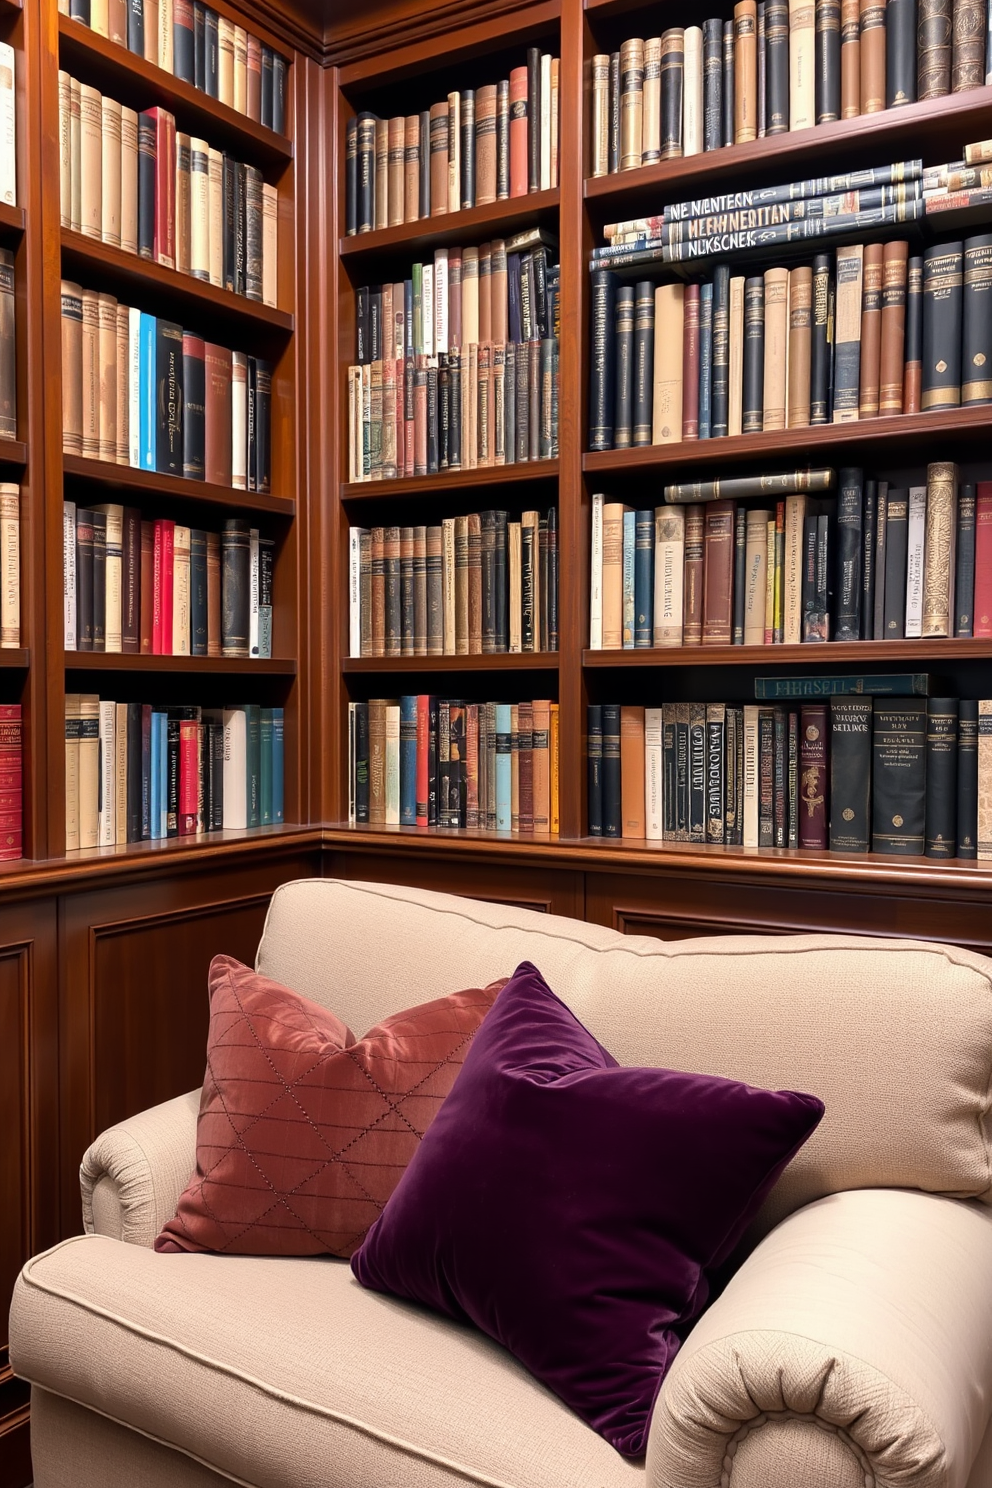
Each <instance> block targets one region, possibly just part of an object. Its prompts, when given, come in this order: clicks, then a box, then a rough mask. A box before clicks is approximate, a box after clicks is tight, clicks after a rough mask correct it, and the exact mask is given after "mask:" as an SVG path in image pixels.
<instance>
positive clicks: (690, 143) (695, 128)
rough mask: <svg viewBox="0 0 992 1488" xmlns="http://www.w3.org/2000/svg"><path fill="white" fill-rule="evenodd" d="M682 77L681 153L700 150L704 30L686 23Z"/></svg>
mask: <svg viewBox="0 0 992 1488" xmlns="http://www.w3.org/2000/svg"><path fill="white" fill-rule="evenodd" d="M683 45H684V47H685V80H684V83H683V91H682V154H683V155H701V154H702V153H703V32H702V28H701V27H699V26H686V28H685V39H684V42H683Z"/></svg>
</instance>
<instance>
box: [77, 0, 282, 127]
mask: <svg viewBox="0 0 992 1488" xmlns="http://www.w3.org/2000/svg"><path fill="white" fill-rule="evenodd" d="M59 11H60V13H61V14H62V15H67V16H71V17H72V19H73V20H74V21H81V22H82V24H83V25H84V26H89V27H90V28H91V30H93V31H95V32H96V34H97V35H98V36H106V37H107V38H108V40H110V41H114V42H116V43H117V45H118V46H122V47H127V49H128V51H129V52H134V54H135V55H136V56H138V57H143V58H144V59H145V61H146V62H152V63H154V65H155V66H156V67H161V68H163V69H164V70H165V71H166V72H171V73H172V74H173V76H174V77H177V78H181V79H182V80H183V82H186V83H192V85H193V87H194V88H199V90H200V92H201V93H205V94H206V95H207V97H208V98H216V99H217V100H218V101H219V102H220V103H226V104H227V106H228V107H229V108H233V109H235V110H236V111H237V113H239V114H244V115H246V117H247V118H249V119H254V121H255V122H256V124H263V125H264V126H265V127H266V128H267V129H274V130H275V132H276V134H285V132H286V77H287V70H288V65H287V62H286V59H285V57H282V56H281V55H280V54H279V53H278V52H276V51H273V49H272V48H271V47H269V46H266V45H264V43H263V42H261V41H260V40H259V38H258V37H257V36H255V35H254V33H253V32H251V31H247V30H246V29H245V28H244V27H243V26H238V25H236V24H235V23H234V21H233V20H231V18H230V17H229V16H223V15H218V13H217V11H215V10H214V9H213V8H212V7H211V6H209V5H204V4H202V3H201V0H59Z"/></svg>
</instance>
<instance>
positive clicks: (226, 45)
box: [159, 0, 234, 108]
mask: <svg viewBox="0 0 992 1488" xmlns="http://www.w3.org/2000/svg"><path fill="white" fill-rule="evenodd" d="M161 3H162V0H159V4H161ZM217 96H218V98H219V99H220V101H221V103H226V104H227V106H228V108H233V107H234V22H233V21H231V20H229V19H228V18H227V16H219V17H218V20H217Z"/></svg>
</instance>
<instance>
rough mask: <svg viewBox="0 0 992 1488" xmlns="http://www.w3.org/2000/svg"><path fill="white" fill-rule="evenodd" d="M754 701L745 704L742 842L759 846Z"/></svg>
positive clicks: (746, 844) (751, 845)
mask: <svg viewBox="0 0 992 1488" xmlns="http://www.w3.org/2000/svg"><path fill="white" fill-rule="evenodd" d="M760 712H761V709H760V708H759V707H757V706H756V705H755V704H753V703H746V704H745V706H744V821H743V824H742V825H743V837H742V844H743V846H744V847H757V846H758V791H759V781H758V714H759V713H760Z"/></svg>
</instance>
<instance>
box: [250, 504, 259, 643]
mask: <svg viewBox="0 0 992 1488" xmlns="http://www.w3.org/2000/svg"><path fill="white" fill-rule="evenodd" d="M258 565H259V556H258V528H257V527H252V528H250V529H249V532H248V655H249V656H257V655H258V604H259V588H258V586H259V566H258Z"/></svg>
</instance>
